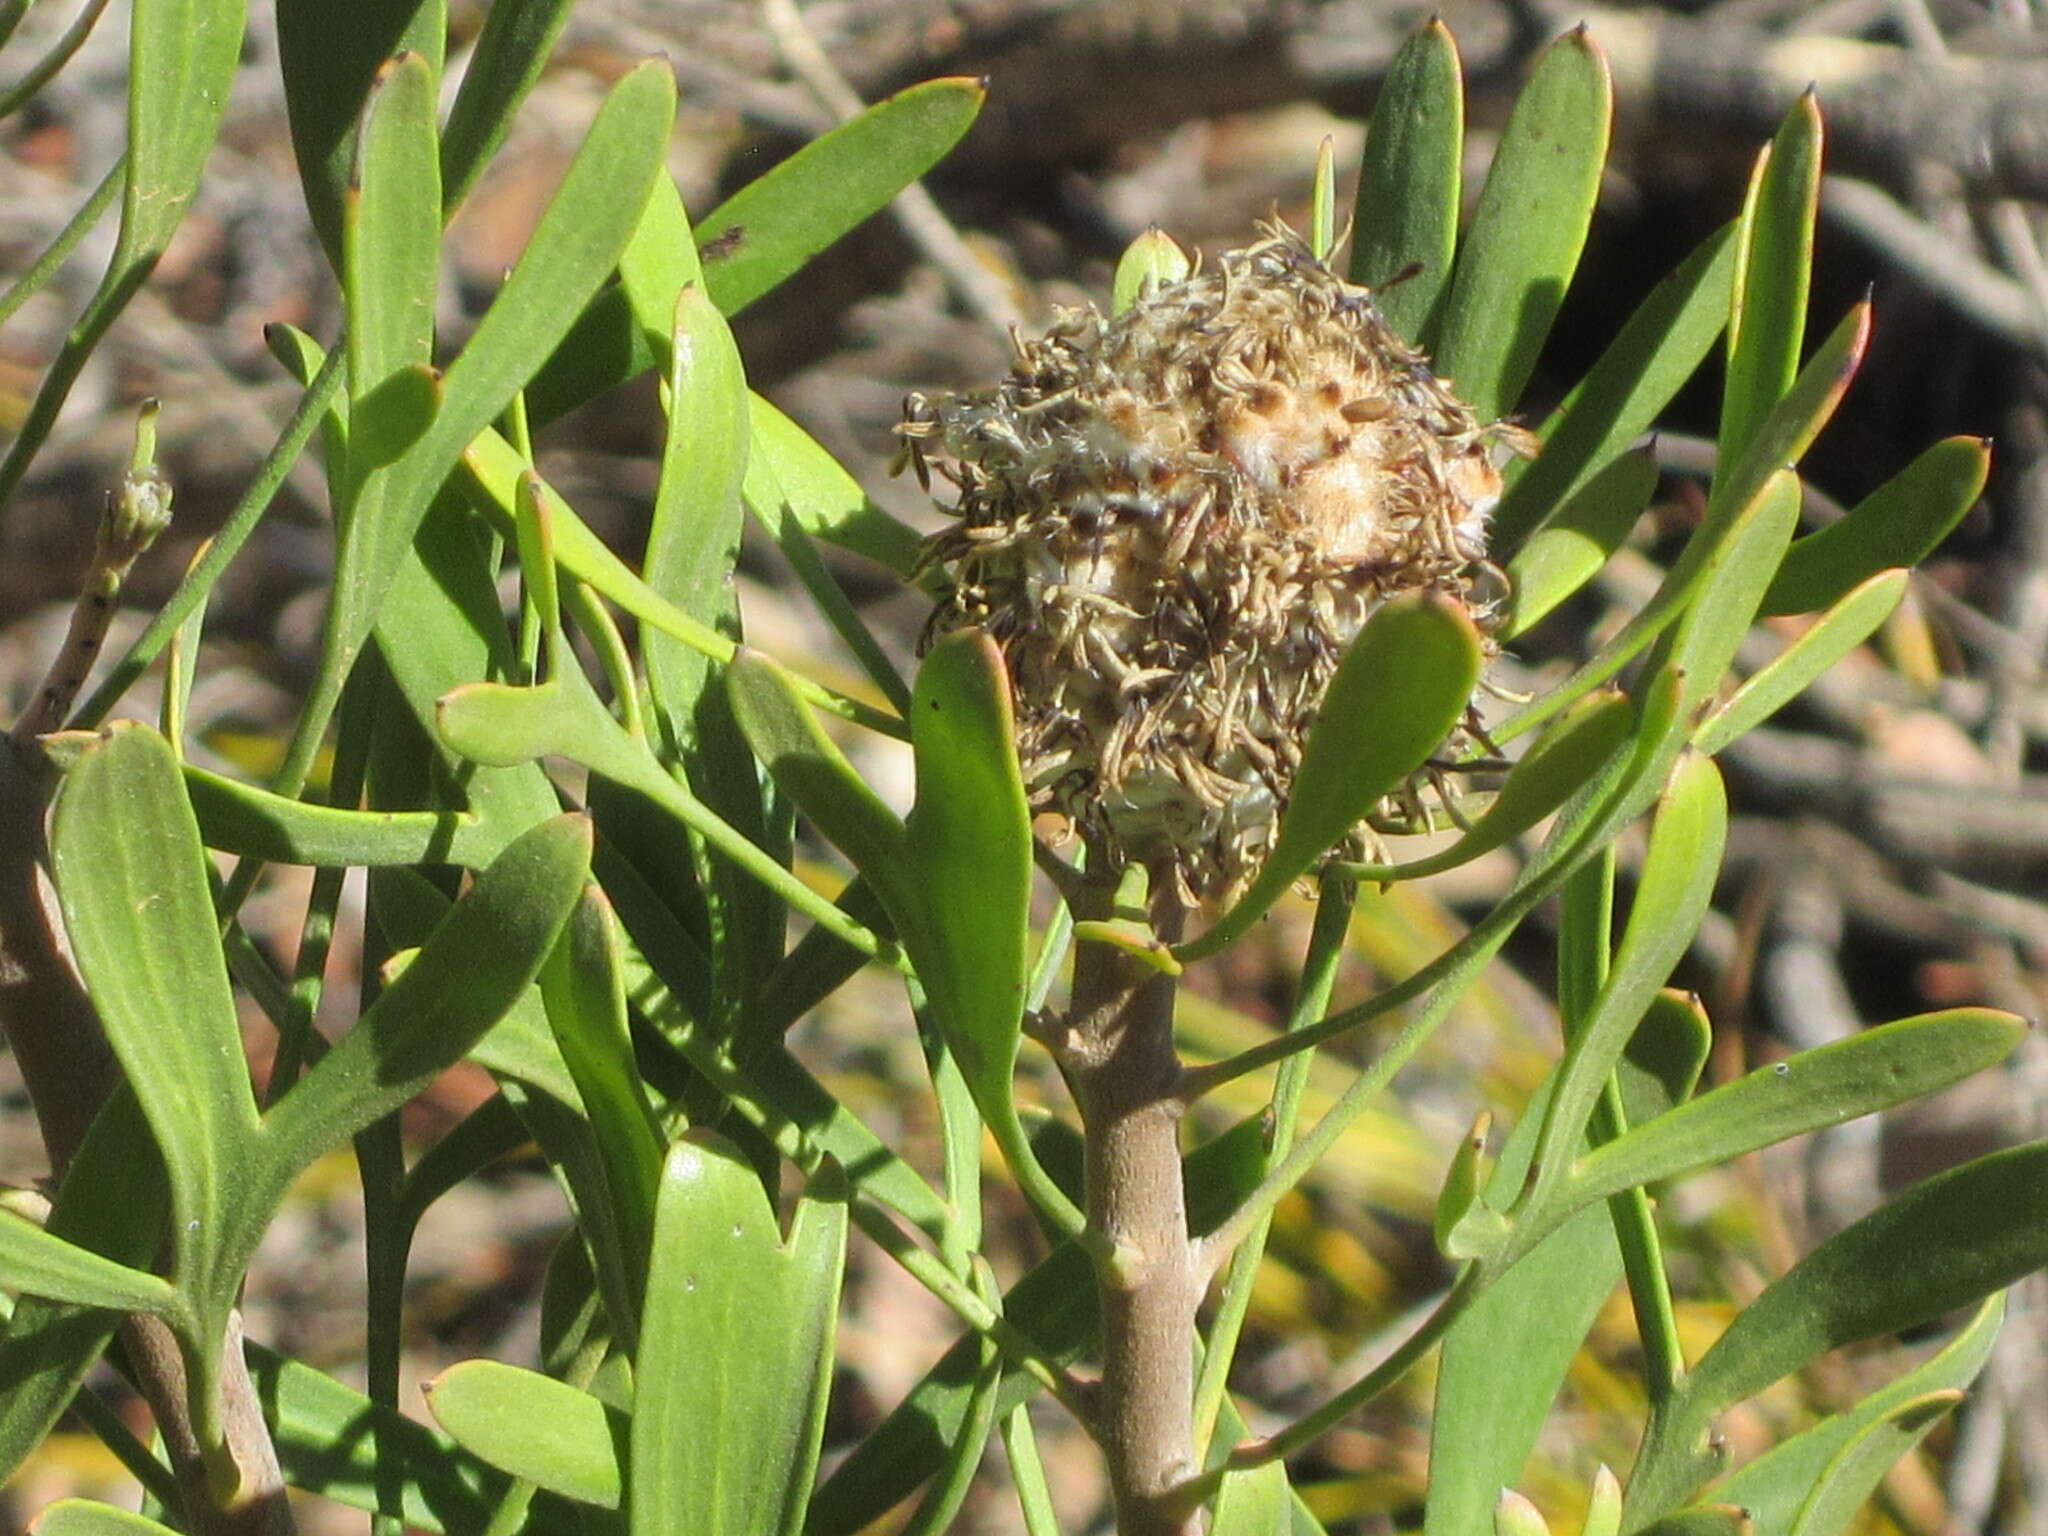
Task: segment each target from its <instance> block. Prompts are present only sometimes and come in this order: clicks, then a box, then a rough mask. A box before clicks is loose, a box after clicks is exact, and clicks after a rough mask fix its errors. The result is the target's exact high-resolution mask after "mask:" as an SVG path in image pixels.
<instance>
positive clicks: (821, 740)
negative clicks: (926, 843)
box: [725, 650, 909, 908]
mask: <svg viewBox="0 0 2048 1536" xmlns="http://www.w3.org/2000/svg"><path fill="white" fill-rule="evenodd" d="M725 676H726V691H727V692H728V693H729V694H730V695H731V697H732V707H733V715H734V717H735V718H736V719H737V720H738V721H739V723H740V729H741V730H742V731H744V732H745V733H746V737H747V741H748V743H749V744H750V745H752V747H753V749H754V753H755V755H756V756H757V757H759V758H760V759H761V762H762V764H763V765H764V766H765V767H766V768H767V769H768V772H769V774H770V776H771V777H773V778H774V780H775V782H776V784H778V785H779V786H780V787H781V789H782V792H783V793H784V794H786V795H788V796H789V798H790V799H791V800H792V801H794V802H795V803H796V806H797V809H798V810H800V811H802V812H803V813H804V815H806V816H807V817H809V818H810V820H811V822H812V824H813V825H815V826H816V827H817V829H818V830H819V832H821V833H823V834H824V836H825V838H826V840H827V841H828V842H831V843H832V844H834V845H835V846H837V847H838V848H839V849H840V850H841V851H842V852H844V853H845V854H846V856H847V857H848V858H850V859H852V860H853V862H854V867H855V868H857V869H859V870H860V871H861V872H862V873H863V874H864V875H865V876H866V877H867V879H868V883H869V885H870V887H872V888H873V889H874V890H875V891H876V893H877V894H878V895H879V896H880V897H881V900H882V904H883V906H884V908H892V907H895V906H901V905H903V904H904V903H905V899H906V897H907V896H908V894H909V893H908V891H907V890H906V889H905V887H904V881H905V879H906V877H907V871H906V869H905V866H904V844H905V840H906V836H907V834H906V833H905V830H904V826H903V821H902V819H901V818H900V817H898V816H897V814H896V813H895V812H894V811H892V810H890V809H889V807H888V806H886V805H884V804H883V803H882V801H881V798H880V797H879V796H878V795H876V793H875V792H874V791H873V790H872V789H870V788H868V785H867V781H866V780H865V779H863V778H862V777H861V776H860V775H859V774H858V773H856V772H854V769H853V765H852V764H851V763H849V762H847V760H846V757H845V755H844V754H843V753H842V752H840V750H839V748H838V747H837V746H836V745H835V744H834V743H833V741H832V739H831V737H829V736H827V735H826V734H825V732H824V730H823V728H822V727H820V725H819V724H818V717H817V716H816V715H815V714H813V713H812V712H811V710H810V709H809V707H808V706H806V704H805V703H804V701H803V700H802V699H801V698H799V697H798V696H797V693H796V690H795V688H794V687H793V686H792V685H791V680H790V677H789V674H788V673H787V672H785V671H784V670H783V669H782V667H781V666H779V665H778V664H777V663H776V662H774V661H773V660H771V659H770V658H768V657H767V656H764V655H762V654H761V653H760V652H758V651H744V650H743V651H741V652H740V654H739V655H738V656H736V657H735V658H734V659H733V663H732V665H731V666H730V667H728V668H726V673H725Z"/></svg>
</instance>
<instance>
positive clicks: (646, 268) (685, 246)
mask: <svg viewBox="0 0 2048 1536" xmlns="http://www.w3.org/2000/svg"><path fill="white" fill-rule="evenodd" d="M703 282H704V268H703V265H702V263H701V262H700V261H699V260H698V257H697V241H696V237H695V236H693V235H692V234H691V233H690V215H689V213H688V212H687V211H685V209H684V208H683V195H682V193H681V192H679V191H677V190H676V184H675V182H674V180H673V179H672V178H670V177H667V176H658V177H656V178H655V181H654V190H653V191H652V192H651V193H650V194H649V195H648V198H647V207H646V208H645V209H644V210H643V211H642V212H641V215H640V224H639V227H638V228H637V229H635V230H634V231H633V238H632V239H631V240H629V241H627V242H626V248H625V250H624V251H622V252H620V254H619V288H620V290H621V291H622V292H623V293H624V294H625V296H626V302H627V303H628V304H630V305H631V306H632V310H633V318H634V319H635V320H636V321H638V322H639V325H640V329H641V330H642V331H643V332H644V333H646V337H647V343H648V347H649V349H650V350H651V351H652V352H653V354H654V356H655V357H656V358H658V359H660V360H661V366H662V368H663V370H664V371H665V372H668V371H673V368H674V361H673V358H674V348H673V346H672V342H673V339H674V336H675V330H676V304H677V302H678V301H679V300H681V298H682V296H683V290H684V289H685V288H688V287H690V286H692V285H693V284H694V285H696V286H699V287H701V286H702V285H703Z"/></svg>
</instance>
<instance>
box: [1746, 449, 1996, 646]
mask: <svg viewBox="0 0 2048 1536" xmlns="http://www.w3.org/2000/svg"><path fill="white" fill-rule="evenodd" d="M1990 471H1991V445H1990V444H1989V443H1988V442H1986V441H1985V440H1984V439H1983V438H1979V437H1951V438H1946V439H1944V440H1943V441H1941V442H1938V443H1936V444H1935V445H1934V446H1933V447H1932V448H1929V449H1927V450H1926V451H1925V452H1924V453H1922V454H1921V455H1920V456H1919V457H1918V458H1916V459H1915V460H1913V462H1912V463H1911V464H1908V465H1907V466H1906V467H1905V468H1904V469H1902V470H1900V471H1899V472H1898V474H1896V475H1894V476H1893V477H1892V478H1891V479H1889V480H1887V481H1886V482H1885V483H1884V484H1883V485H1881V486H1879V487H1878V488H1877V489H1876V490H1874V491H1872V492H1871V493H1870V494H1869V495H1868V496H1866V497H1864V498H1863V500H1862V501H1860V502H1858V503H1857V504H1856V506H1855V508H1854V509H1853V510H1852V511H1851V512H1850V513H1849V515H1848V516H1847V517H1845V518H1843V519H1842V520H1841V521H1839V522H1837V523H1833V524H1830V525H1829V526H1828V527H1826V528H1822V529H1819V530H1818V531H1816V532H1814V533H1810V534H1808V535H1807V536H1806V537H1805V538H1803V539H1800V540H1798V541H1796V542H1795V543H1794V544H1793V545H1792V547H1791V549H1789V550H1787V551H1786V553H1785V563H1784V564H1783V565H1782V566H1780V567H1779V568H1778V574H1777V576H1776V578H1775V579H1774V580H1773V581H1772V582H1771V586H1770V590H1769V591H1768V592H1766V593H1765V594H1764V600H1763V608H1762V611H1763V612H1764V613H1766V614H1779V613H1811V612H1814V611H1816V610H1817V609H1821V608H1825V607H1827V606H1828V605H1829V604H1830V603H1833V602H1838V601H1839V600H1840V599H1841V598H1842V596H1843V595H1844V594H1845V593H1847V592H1848V591H1849V590H1850V589H1851V588H1852V587H1855V586H1857V585H1859V584H1861V583H1863V582H1865V581H1867V580H1868V579H1869V578H1870V577H1871V576H1873V575H1875V574H1876V573H1877V572H1879V571H1882V570H1885V569H1887V568H1888V567H1892V566H1902V567H1911V566H1915V565H1918V564H1919V563H1920V562H1921V561H1922V560H1924V559H1926V558H1927V556H1928V555H1930V554H1932V553H1933V552H1934V548H1935V546H1936V545H1938V544H1939V543H1940V542H1941V541H1942V540H1943V539H1945V538H1946V537H1948V534H1949V530H1950V529H1952V528H1954V527H1955V525H1956V524H1957V523H1958V522H1960V521H1962V518H1963V514H1964V513H1966V512H1968V511H1969V510H1970V508H1971V507H1973V506H1975V505H1976V503H1977V497H1978V496H1979V495H1981V494H1982V492H1983V490H1984V480H1985V477H1986V476H1987V475H1988V474H1989V473H1990Z"/></svg>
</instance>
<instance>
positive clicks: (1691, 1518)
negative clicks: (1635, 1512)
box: [1642, 1504, 1756, 1536]
mask: <svg viewBox="0 0 2048 1536" xmlns="http://www.w3.org/2000/svg"><path fill="white" fill-rule="evenodd" d="M1755 1530H1756V1524H1755V1522H1754V1521H1752V1520H1751V1519H1750V1518H1749V1511H1748V1510H1746V1509H1744V1508H1742V1506H1741V1505H1739V1504H1702V1505H1699V1506H1698V1507H1697V1508H1694V1509H1683V1510H1680V1511H1679V1512H1678V1513H1677V1514H1675V1515H1667V1516H1665V1517H1664V1518H1663V1519H1662V1520H1659V1521H1658V1522H1657V1523H1656V1524H1655V1525H1652V1526H1649V1527H1648V1528H1646V1529H1645V1530H1644V1531H1643V1532H1642V1536H1753V1533H1754V1532H1755Z"/></svg>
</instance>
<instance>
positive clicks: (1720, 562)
mask: <svg viewBox="0 0 2048 1536" xmlns="http://www.w3.org/2000/svg"><path fill="white" fill-rule="evenodd" d="M1798 522H1799V477H1798V476H1797V475H1795V474H1794V473H1792V471H1790V470H1780V471H1779V472H1778V473H1777V474H1775V475H1773V476H1772V477H1771V478H1770V479H1769V480H1767V481H1765V482H1764V489H1763V491H1762V493H1761V494H1760V495H1759V496H1758V497H1757V499H1756V502H1755V504H1754V505H1753V506H1752V507H1750V508H1749V509H1748V510H1746V511H1745V512H1743V513H1742V515H1741V516H1740V517H1738V518H1737V519H1736V521H1735V523H1734V526H1732V527H1731V528H1730V529H1729V530H1728V536H1727V538H1725V539H1723V540H1722V541H1721V546H1720V548H1719V549H1717V550H1715V551H1714V554H1713V557H1712V558H1711V559H1709V560H1708V561H1707V563H1706V565H1705V567H1704V568H1703V569H1702V571H1701V572H1700V576H1699V585H1698V595H1697V596H1695V597H1694V598H1693V599H1692V602H1691V604H1690V605H1689V606H1688V607H1687V608H1686V611H1685V615H1684V617H1682V618H1681V619H1680V620H1679V621H1678V624H1677V627H1676V628H1675V629H1674V630H1673V631H1672V634H1671V662H1672V665H1674V666H1676V667H1677V668H1679V670H1680V671H1682V672H1683V673H1684V674H1685V680H1686V682H1685V688H1684V689H1683V691H1682V692H1681V693H1680V696H1679V699H1680V702H1679V708H1680V709H1681V710H1684V711H1690V710H1691V709H1692V708H1693V706H1694V705H1695V704H1696V703H1698V702H1699V701H1701V700H1705V699H1710V698H1712V697H1713V696H1714V695H1715V693H1716V692H1717V691H1718V690H1719V688H1720V684H1721V678H1722V675H1723V674H1724V673H1726V672H1727V670H1728V668H1729V666H1730V665H1731V664H1733V662H1734V660H1735V653H1736V652H1737V651H1738V650H1739V649H1740V648H1741V646H1742V638H1743V636H1745V635H1746V634H1748V633H1749V626H1750V624H1751V622H1752V621H1754V619H1755V618H1756V605H1757V602H1758V600H1759V595H1760V594H1761V593H1762V591H1763V589H1764V586H1765V584H1766V583H1767V582H1768V581H1769V580H1770V573H1771V572H1772V571H1773V570H1775V569H1776V568H1777V565H1778V562H1779V560H1780V559H1782V558H1783V556H1784V553H1785V546H1786V544H1787V543H1788V542H1790V540H1791V538H1792V530H1793V529H1794V528H1795V527H1796V526H1797V525H1798Z"/></svg>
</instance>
